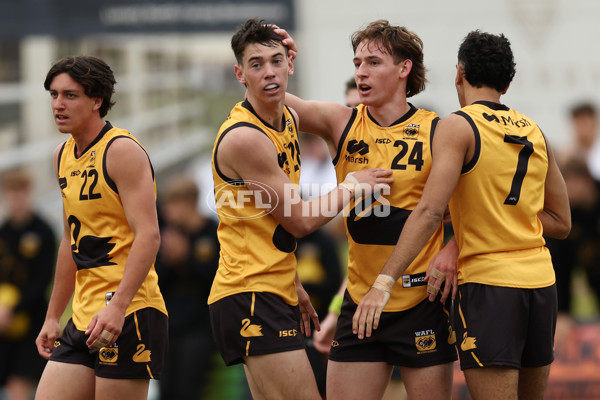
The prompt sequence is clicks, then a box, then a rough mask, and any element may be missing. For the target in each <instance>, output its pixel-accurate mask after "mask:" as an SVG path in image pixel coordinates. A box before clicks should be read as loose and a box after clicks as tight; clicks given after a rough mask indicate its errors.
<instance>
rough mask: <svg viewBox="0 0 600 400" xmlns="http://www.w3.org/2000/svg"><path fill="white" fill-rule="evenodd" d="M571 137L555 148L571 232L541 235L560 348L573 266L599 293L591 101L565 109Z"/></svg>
mask: <svg viewBox="0 0 600 400" xmlns="http://www.w3.org/2000/svg"><path fill="white" fill-rule="evenodd" d="M570 117H571V128H572V137H571V138H570V140H569V144H570V146H569V145H567V148H566V150H565V151H562V152H559V151H557V160H558V162H559V167H560V169H561V172H562V174H563V177H564V179H565V183H566V185H567V192H568V195H569V202H570V207H571V223H572V228H571V233H570V234H569V236H568V237H567V238H566V239H565V240H556V239H552V238H546V241H547V246H548V248H549V249H550V252H551V254H552V260H553V263H554V269H555V271H556V278H557V279H556V288H557V293H558V319H557V323H556V339H555V341H556V347H557V348H560V347H562V345H563V343H564V342H565V340H566V339H567V337H568V335H569V333H570V332H571V329H572V327H573V324H574V320H573V318H572V312H573V310H572V291H571V285H572V277H573V271H574V270H576V269H577V268H581V269H582V270H584V271H585V275H586V277H587V280H588V283H589V286H590V288H591V289H592V291H593V292H594V293H595V295H596V297H597V298H600V267H598V266H597V260H598V259H600V249H599V248H598V240H599V239H600V204H599V196H600V193H599V189H600V140H598V139H597V136H598V115H597V109H596V106H595V105H594V104H593V103H591V102H587V101H584V102H580V103H577V104H576V105H574V106H573V107H572V108H571V109H570Z"/></svg>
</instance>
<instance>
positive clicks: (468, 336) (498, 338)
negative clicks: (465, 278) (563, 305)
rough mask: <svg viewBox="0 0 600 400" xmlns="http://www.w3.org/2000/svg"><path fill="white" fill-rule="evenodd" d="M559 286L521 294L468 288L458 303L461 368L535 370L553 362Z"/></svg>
mask: <svg viewBox="0 0 600 400" xmlns="http://www.w3.org/2000/svg"><path fill="white" fill-rule="evenodd" d="M556 313H557V300H556V286H555V285H552V286H549V287H545V288H540V289H519V288H509V287H500V286H489V285H481V284H477V283H465V284H463V285H460V286H459V287H458V296H457V301H455V303H454V329H455V330H456V335H457V338H458V342H459V343H457V344H458V346H457V347H458V353H459V355H460V368H461V369H463V370H465V369H469V368H478V367H488V366H504V367H510V368H521V367H525V368H536V367H541V366H544V365H549V364H550V363H552V361H553V360H554V351H553V347H554V330H555V328H556Z"/></svg>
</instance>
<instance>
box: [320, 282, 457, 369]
mask: <svg viewBox="0 0 600 400" xmlns="http://www.w3.org/2000/svg"><path fill="white" fill-rule="evenodd" d="M356 308H357V304H356V303H354V301H353V300H352V298H351V297H350V295H349V294H348V291H346V293H345V294H344V302H343V304H342V313H341V314H340V317H339V319H338V323H337V327H336V330H335V336H334V339H333V343H332V347H331V351H330V353H329V359H330V360H332V361H338V362H360V361H362V362H365V361H366V362H381V361H384V362H387V363H388V364H391V365H399V366H402V367H409V368H420V367H429V366H432V365H440V364H447V363H450V362H453V361H456V359H457V355H456V348H455V341H456V340H455V335H454V334H453V332H452V329H451V326H450V322H449V312H448V311H446V310H445V308H444V307H443V306H442V304H440V303H439V302H438V301H435V302H430V301H429V300H428V299H425V300H423V301H422V302H421V303H419V304H417V305H416V306H414V307H413V308H411V309H409V310H406V311H395V312H383V313H381V317H380V320H379V327H378V328H377V329H375V330H373V332H372V334H371V337H369V338H367V337H365V338H364V339H359V338H358V336H357V335H355V334H354V333H352V317H353V316H354V312H355V311H356Z"/></svg>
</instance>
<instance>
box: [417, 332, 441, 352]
mask: <svg viewBox="0 0 600 400" xmlns="http://www.w3.org/2000/svg"><path fill="white" fill-rule="evenodd" d="M415 335H416V337H415V345H416V347H417V354H423V353H431V352H432V351H436V349H435V348H436V345H437V343H436V340H435V333H434V332H433V331H432V330H426V331H420V332H415Z"/></svg>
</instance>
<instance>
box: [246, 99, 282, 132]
mask: <svg viewBox="0 0 600 400" xmlns="http://www.w3.org/2000/svg"><path fill="white" fill-rule="evenodd" d="M248 101H249V102H250V104H252V108H254V111H255V112H256V114H257V115H258V116H259V117H260V118H261V119H262V120H263V121H265V122H266V123H267V124H269V125H270V126H272V127H273V128H275V129H276V130H277V131H282V130H283V128H284V126H283V121H282V119H283V118H282V116H283V101H280V102H277V103H267V102H262V101H257V100H256V99H253V98H252V97H248Z"/></svg>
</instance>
